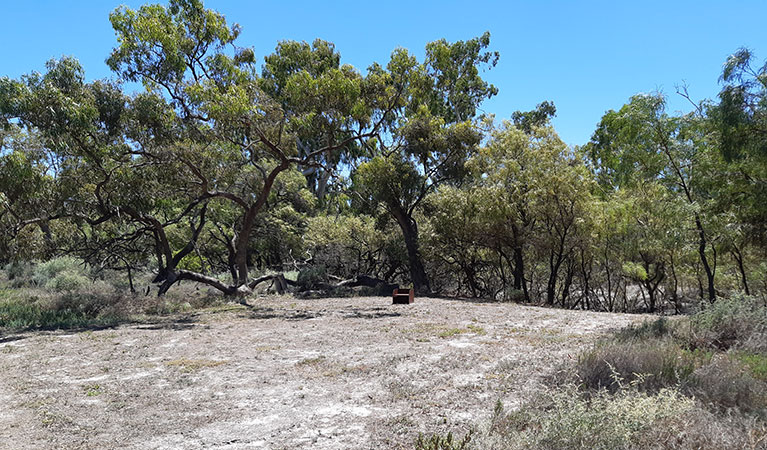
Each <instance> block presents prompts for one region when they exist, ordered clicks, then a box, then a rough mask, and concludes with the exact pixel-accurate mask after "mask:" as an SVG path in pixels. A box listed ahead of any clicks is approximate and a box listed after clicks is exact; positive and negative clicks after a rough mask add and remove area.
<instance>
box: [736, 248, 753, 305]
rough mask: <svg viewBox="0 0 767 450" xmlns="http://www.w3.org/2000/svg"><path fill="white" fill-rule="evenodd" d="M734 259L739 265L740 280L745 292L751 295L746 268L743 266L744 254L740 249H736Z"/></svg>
mask: <svg viewBox="0 0 767 450" xmlns="http://www.w3.org/2000/svg"><path fill="white" fill-rule="evenodd" d="M732 257H733V259H735V262H736V263H738V271H739V272H740V280H741V282H742V283H743V290H744V291H745V294H746V295H751V292H750V291H749V289H748V279H747V278H746V268H745V267H744V266H743V253H741V251H740V249H739V248H738V247H735V249H734V250H733V251H732Z"/></svg>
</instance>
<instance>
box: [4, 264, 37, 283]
mask: <svg viewBox="0 0 767 450" xmlns="http://www.w3.org/2000/svg"><path fill="white" fill-rule="evenodd" d="M5 273H6V275H7V276H8V281H10V284H11V287H14V288H19V287H23V286H28V285H29V284H30V283H31V282H32V275H33V273H34V265H33V264H32V263H31V262H28V261H15V262H12V263H9V264H7V265H6V266H5Z"/></svg>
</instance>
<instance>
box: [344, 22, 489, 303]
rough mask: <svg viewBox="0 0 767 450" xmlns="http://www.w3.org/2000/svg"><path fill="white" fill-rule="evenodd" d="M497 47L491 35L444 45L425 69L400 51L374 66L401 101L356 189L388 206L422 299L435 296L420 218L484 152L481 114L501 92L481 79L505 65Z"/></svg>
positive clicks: (368, 148) (431, 47) (369, 150)
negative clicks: (433, 197)
mask: <svg viewBox="0 0 767 450" xmlns="http://www.w3.org/2000/svg"><path fill="white" fill-rule="evenodd" d="M489 44H490V35H489V33H485V34H483V35H482V36H480V37H477V38H473V39H470V40H467V41H458V42H455V43H448V42H447V41H445V40H444V39H443V40H439V41H435V42H431V43H429V44H427V45H426V58H425V60H424V62H419V61H418V60H417V59H416V57H415V56H413V55H412V54H410V53H409V52H408V51H407V50H405V49H397V50H395V51H394V52H393V53H392V56H391V60H390V61H389V63H388V64H387V66H386V68H384V67H382V66H380V65H378V64H374V65H372V66H371V67H370V69H369V71H370V75H371V76H375V77H377V78H379V79H381V80H384V85H385V91H384V92H386V93H387V95H393V96H394V97H395V98H396V100H397V102H396V108H395V109H393V110H391V111H390V113H389V114H388V115H386V116H384V117H385V119H386V120H385V128H384V132H383V133H381V134H379V139H376V140H374V141H369V142H367V144H366V145H365V146H364V148H363V154H364V156H363V157H362V158H361V161H362V162H361V163H360V164H359V166H358V167H357V168H356V170H354V172H353V174H352V177H353V187H354V189H355V192H356V193H357V195H359V197H360V198H361V199H363V200H364V202H365V203H366V204H368V205H369V206H371V207H373V208H376V207H377V206H378V205H383V207H384V208H385V209H386V212H387V214H388V215H389V216H390V217H391V218H392V219H394V220H395V221H396V223H397V224H398V225H399V227H400V229H401V230H402V236H403V238H404V241H405V247H406V248H407V253H408V263H409V268H410V278H411V281H412V283H413V286H414V288H415V290H416V291H417V292H419V293H429V292H431V286H430V283H429V277H428V275H427V273H426V269H425V268H424V264H423V260H422V256H421V254H420V249H419V239H418V235H419V233H418V225H417V222H416V218H415V213H416V211H417V210H419V209H420V207H421V205H422V203H423V201H424V199H425V198H426V197H427V196H428V195H429V194H430V193H432V192H434V191H435V190H436V189H437V187H438V186H440V185H443V184H450V183H459V182H460V180H461V179H462V178H463V176H464V174H465V169H464V163H465V162H466V161H467V159H468V158H469V157H470V156H471V155H472V154H473V153H475V152H476V149H477V148H478V146H479V143H480V141H481V138H482V133H481V130H480V129H479V127H478V117H477V109H478V107H479V105H480V104H481V102H482V101H483V100H484V99H486V98H490V97H492V96H493V95H495V94H496V93H497V89H496V88H495V86H493V85H491V84H489V83H487V82H486V81H484V80H483V79H482V77H481V76H480V70H481V69H483V68H486V67H492V66H494V65H495V64H496V62H497V60H498V54H497V53H496V52H490V51H487V50H486V49H487V47H488V46H489Z"/></svg>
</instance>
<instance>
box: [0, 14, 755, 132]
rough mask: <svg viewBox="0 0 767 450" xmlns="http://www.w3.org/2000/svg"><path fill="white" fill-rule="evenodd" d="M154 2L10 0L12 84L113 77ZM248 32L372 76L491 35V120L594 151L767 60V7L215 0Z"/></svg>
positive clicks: (5, 41)
mask: <svg viewBox="0 0 767 450" xmlns="http://www.w3.org/2000/svg"><path fill="white" fill-rule="evenodd" d="M121 3H125V4H127V5H129V6H131V7H138V6H140V5H141V4H142V3H147V2H142V1H133V0H130V1H123V2H120V1H119V0H114V1H113V0H76V1H70V2H65V1H60V0H26V1H16V0H5V1H3V3H2V6H1V7H0V76H11V77H18V76H19V75H21V74H23V73H27V72H30V71H33V70H43V68H44V62H45V61H46V60H48V59H49V58H52V57H60V56H61V55H73V56H75V57H77V58H78V59H79V60H80V61H81V63H82V64H83V66H84V67H85V69H86V75H87V77H88V78H89V79H95V78H104V77H109V76H111V73H110V72H109V69H108V68H107V67H106V64H105V63H104V60H105V59H106V57H107V56H108V55H109V52H110V50H111V48H112V47H113V46H114V44H115V38H114V33H113V31H112V29H111V26H110V24H109V20H108V15H109V12H110V11H112V10H113V9H114V8H115V7H117V6H118V5H119V4H121ZM206 6H207V7H209V8H213V9H216V10H218V11H220V12H222V13H223V14H225V15H226V17H227V19H228V20H229V21H230V22H237V23H239V24H240V25H242V27H243V33H242V36H241V40H240V45H242V46H253V47H254V48H255V50H256V54H257V56H258V58H259V59H261V58H262V57H263V56H264V55H266V54H268V53H270V52H271V51H272V50H273V49H274V46H275V45H276V43H277V41H279V40H283V39H294V40H306V41H311V40H313V39H314V38H317V37H319V38H322V39H325V40H329V41H332V42H334V43H335V44H336V48H337V49H338V50H339V51H340V52H341V57H342V62H345V63H349V64H352V65H354V66H356V67H358V68H359V69H360V70H362V71H364V69H365V68H366V67H367V66H368V65H369V64H370V63H371V62H373V61H379V62H381V63H385V62H386V61H387V60H388V57H389V54H390V53H391V51H392V50H393V49H394V48H395V47H398V46H401V47H405V48H408V49H410V50H411V51H413V52H416V53H417V54H419V55H422V52H423V47H424V45H425V44H426V43H427V42H429V41H432V40H436V39H439V38H443V37H444V38H446V39H448V40H451V41H452V40H458V39H468V38H471V37H474V36H477V35H480V34H481V33H483V32H484V31H486V30H489V31H490V33H491V36H492V37H491V46H492V49H493V50H497V51H499V52H500V54H501V59H500V61H499V63H498V66H497V67H496V68H495V69H493V70H492V71H490V72H488V73H487V74H486V77H487V79H488V80H490V81H491V82H492V83H494V84H495V85H496V86H498V88H499V89H500V93H499V95H498V96H497V97H495V98H493V99H492V100H490V101H488V102H486V103H485V104H484V108H483V109H484V110H485V112H488V113H494V114H495V115H496V116H497V117H498V118H508V117H510V116H511V113H512V112H514V111H516V110H528V109H532V108H533V107H534V106H535V105H536V104H537V103H539V102H541V101H543V100H553V101H554V103H555V104H556V106H557V109H558V115H557V118H556V119H555V121H554V124H555V126H556V128H557V130H558V131H559V133H560V135H561V136H562V137H563V139H564V140H565V141H566V142H567V143H569V144H573V145H575V144H583V143H585V142H587V141H588V139H589V137H590V136H591V133H592V132H593V130H594V128H595V125H596V123H597V122H598V121H599V119H600V117H601V116H602V114H603V113H604V112H605V111H606V110H608V109H615V108H619V107H620V106H621V105H622V104H624V103H625V102H626V101H627V100H628V98H629V97H630V96H631V95H633V94H636V93H640V92H652V91H656V90H660V91H662V92H664V93H666V94H667V95H668V96H669V99H670V109H671V110H672V111H677V110H678V111H686V110H689V106H688V104H687V103H686V101H685V100H683V99H681V98H679V97H678V96H677V95H676V94H675V93H674V92H675V90H674V87H675V86H676V85H679V84H681V83H683V82H686V83H687V85H688V86H689V89H690V93H691V94H692V96H693V97H694V98H696V99H703V98H713V97H715V96H716V94H717V92H718V90H719V86H718V84H717V79H718V77H719V75H720V71H721V66H722V63H723V62H724V60H725V58H726V57H727V56H728V55H729V54H731V53H732V52H734V51H735V50H736V49H737V48H738V47H741V46H745V47H748V48H751V49H752V50H753V51H754V52H756V54H757V57H758V58H759V60H760V61H764V60H765V58H767V26H766V25H765V24H767V1H766V0H758V1H757V0H754V1H736V0H732V1H730V2H724V1H706V0H701V1H669V0H667V1H633V2H629V1H617V0H616V1H603V2H576V1H532V0H531V1H527V2H518V1H505V2H504V1H498V2H486V1H429V2H426V1H416V0H410V1H400V0H396V1H385V2H384V1H381V2H372V1H371V2H366V1H344V2H333V1H325V2H323V1H316V0H315V1H292V2H290V1H284V2H276V1H270V2H255V1H245V0H240V1H235V0H208V1H206Z"/></svg>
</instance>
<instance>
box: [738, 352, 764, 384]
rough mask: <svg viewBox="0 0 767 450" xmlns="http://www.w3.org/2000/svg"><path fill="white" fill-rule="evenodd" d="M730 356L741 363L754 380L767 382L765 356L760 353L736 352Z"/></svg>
mask: <svg viewBox="0 0 767 450" xmlns="http://www.w3.org/2000/svg"><path fill="white" fill-rule="evenodd" d="M732 356H733V358H735V359H737V360H738V361H740V362H741V363H743V364H744V365H745V366H746V367H747V368H748V370H749V371H750V372H751V375H752V376H753V377H754V378H756V379H758V380H762V381H767V355H764V354H761V353H750V352H736V353H735V354H733V355H732Z"/></svg>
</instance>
